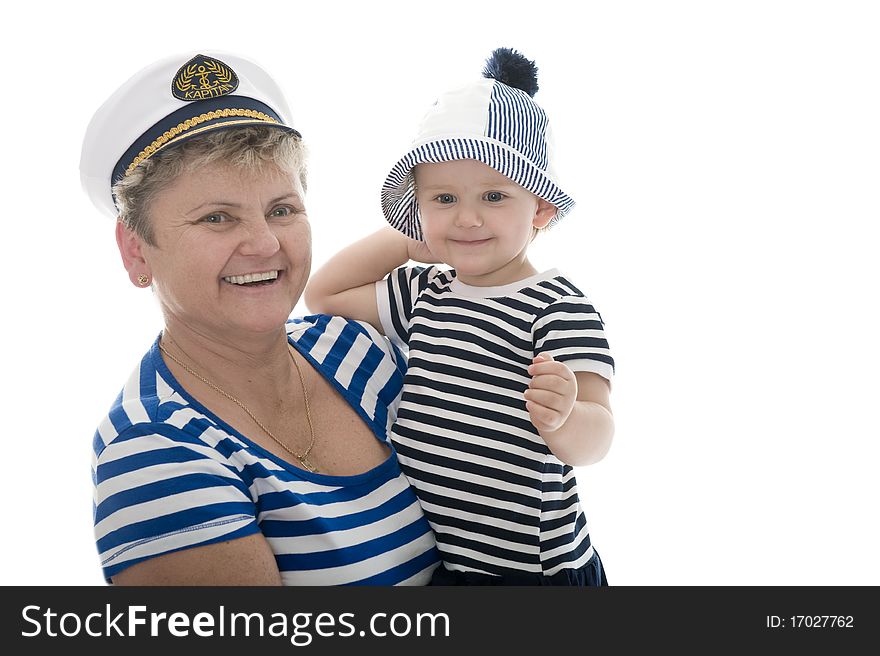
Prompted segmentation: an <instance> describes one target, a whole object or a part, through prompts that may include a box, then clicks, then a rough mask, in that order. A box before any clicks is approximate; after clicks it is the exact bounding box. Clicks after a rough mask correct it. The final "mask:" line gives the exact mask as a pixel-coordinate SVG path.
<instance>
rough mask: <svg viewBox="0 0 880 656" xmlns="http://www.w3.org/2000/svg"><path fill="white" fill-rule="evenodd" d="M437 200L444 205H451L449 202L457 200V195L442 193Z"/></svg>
mask: <svg viewBox="0 0 880 656" xmlns="http://www.w3.org/2000/svg"><path fill="white" fill-rule="evenodd" d="M437 202H438V203H442V204H443V205H449V203H454V202H455V196H453V195H452V194H440V195H439V196H437Z"/></svg>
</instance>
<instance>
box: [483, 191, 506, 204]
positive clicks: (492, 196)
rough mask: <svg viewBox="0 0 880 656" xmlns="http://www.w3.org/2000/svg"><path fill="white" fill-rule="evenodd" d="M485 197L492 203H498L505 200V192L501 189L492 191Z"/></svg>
mask: <svg viewBox="0 0 880 656" xmlns="http://www.w3.org/2000/svg"><path fill="white" fill-rule="evenodd" d="M485 198H486V200H488V201H489V202H490V203H498V202H501V201H502V200H504V194H502V193H501V192H500V191H490V192H488V193H487V194H486V196H485Z"/></svg>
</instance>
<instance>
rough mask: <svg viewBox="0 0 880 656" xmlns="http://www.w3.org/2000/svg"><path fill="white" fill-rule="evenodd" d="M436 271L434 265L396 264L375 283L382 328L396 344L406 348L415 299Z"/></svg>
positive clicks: (437, 269) (436, 268) (438, 270)
mask: <svg viewBox="0 0 880 656" xmlns="http://www.w3.org/2000/svg"><path fill="white" fill-rule="evenodd" d="M439 272H440V269H439V268H438V267H435V266H429V267H420V266H417V267H400V268H399V269H395V270H394V271H392V272H391V273H389V274H388V277H387V278H385V279H384V280H380V281H379V282H377V283H376V305H377V307H378V309H379V320H380V321H381V323H382V331H383V332H384V333H385V334H386V335H387V336H388V338H389V339H390V340H391V341H392V342H393V343H394V344H396V345H397V346H399V347H400V348H406V347H407V343H408V341H409V323H410V320H411V319H412V313H413V308H414V307H415V303H416V299H417V298H418V296H419V294H420V293H421V292H422V291H424V290H425V288H427V286H428V284H429V283H430V282H431V280H432V279H433V278H434V277H435V276H436V275H437V274H438V273H439Z"/></svg>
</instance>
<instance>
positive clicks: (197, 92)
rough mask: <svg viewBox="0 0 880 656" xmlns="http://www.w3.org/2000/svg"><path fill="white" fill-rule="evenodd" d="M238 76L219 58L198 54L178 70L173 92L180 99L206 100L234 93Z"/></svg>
mask: <svg viewBox="0 0 880 656" xmlns="http://www.w3.org/2000/svg"><path fill="white" fill-rule="evenodd" d="M237 88H238V76H237V75H236V74H235V71H233V70H232V69H231V68H230V67H229V66H227V65H226V64H224V63H223V62H222V61H220V60H219V59H214V58H212V57H206V56H205V55H196V56H195V57H193V58H192V59H190V60H189V61H188V62H186V63H185V64H184V65H183V66H181V67H180V70H179V71H177V75H175V76H174V82H172V83H171V93H172V94H174V97H175V98H177V99H179V100H187V101H190V100H206V99H208V98H217V97H219V96H225V95H226V94H229V93H232V92H233V91H235V90H236V89H237Z"/></svg>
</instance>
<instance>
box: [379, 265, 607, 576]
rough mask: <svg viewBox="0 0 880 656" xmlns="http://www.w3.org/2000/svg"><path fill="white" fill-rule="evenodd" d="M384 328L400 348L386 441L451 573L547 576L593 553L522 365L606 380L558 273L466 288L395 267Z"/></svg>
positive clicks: (597, 339)
mask: <svg viewBox="0 0 880 656" xmlns="http://www.w3.org/2000/svg"><path fill="white" fill-rule="evenodd" d="M376 294H377V304H378V307H379V316H380V318H381V322H382V327H383V329H384V330H385V334H386V335H388V336H389V337H390V338H391V339H392V341H394V342H395V343H397V344H400V345H401V346H408V348H409V363H408V364H409V366H408V369H407V372H406V377H405V379H404V385H403V394H402V397H401V401H400V407H399V408H398V411H397V421H396V422H395V424H394V426H393V427H392V429H391V440H392V442H393V443H394V446H395V448H396V449H397V453H398V457H399V459H400V465H401V467H402V468H403V471H404V473H405V474H406V475H407V476H408V477H409V479H410V481H411V482H412V484H413V487H414V488H415V489H416V493H417V494H418V495H419V500H420V501H421V503H422V508H423V509H424V511H425V515H426V516H427V517H428V521H429V522H430V523H431V527H432V528H433V529H434V533H435V535H436V538H437V546H438V548H439V549H440V553H441V556H442V558H443V562H444V564H445V565H446V567H448V568H449V569H453V570H460V571H471V572H479V573H483V574H490V575H505V574H512V573H519V572H529V573H533V574H538V575H544V576H552V575H554V574H556V573H558V572H560V571H562V570H564V569H578V568H580V567H583V566H584V565H586V564H587V562H588V561H589V560H590V558H591V557H592V556H593V547H592V544H591V542H590V534H589V532H588V530H587V520H586V517H585V515H584V512H583V510H582V508H581V505H580V500H579V498H578V490H577V481H576V480H575V474H574V470H573V468H572V467H571V466H570V465H567V464H565V463H563V462H561V461H560V460H559V459H557V458H556V456H554V455H553V453H552V452H551V451H550V449H549V448H548V447H547V444H546V443H545V442H544V440H543V439H541V436H540V435H539V434H538V431H537V429H535V427H534V426H533V425H532V423H531V421H530V419H529V413H528V411H527V410H526V405H525V398H524V396H523V394H524V392H525V390H526V389H527V387H528V385H529V381H530V380H531V376H530V375H529V373H528V370H527V369H528V366H529V365H530V364H531V362H532V358H533V357H534V356H536V355H537V354H538V353H541V352H545V353H549V354H550V355H552V356H553V358H554V359H555V360H557V361H560V362H564V363H565V364H566V365H567V366H568V367H569V369H571V370H572V371H583V372H592V373H596V374H598V375H600V376H603V377H604V378H606V379H609V380H610V379H611V377H612V374H613V370H614V360H613V359H612V357H611V354H610V352H609V349H608V342H607V341H606V339H605V333H604V329H603V324H602V319H601V317H600V316H599V313H598V312H597V311H596V309H595V308H594V307H593V305H592V304H591V303H590V301H589V300H588V299H587V298H586V297H585V296H584V294H583V293H581V292H580V290H578V289H577V288H576V287H575V286H574V285H572V284H571V282H569V281H568V280H567V279H566V278H565V277H563V276H561V275H560V274H559V273H558V272H557V271H555V270H553V271H548V272H545V273H543V274H537V275H535V276H532V277H531V278H528V279H526V280H521V281H519V282H516V283H511V284H510V285H505V286H502V287H473V286H470V285H466V284H464V283H462V282H461V281H460V280H458V279H457V278H456V276H455V271H451V270H444V269H440V268H438V267H435V266H431V267H427V268H424V267H404V268H401V269H397V270H396V271H393V272H391V274H390V275H389V276H388V278H386V279H385V280H383V281H381V282H379V283H377V286H376Z"/></svg>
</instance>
